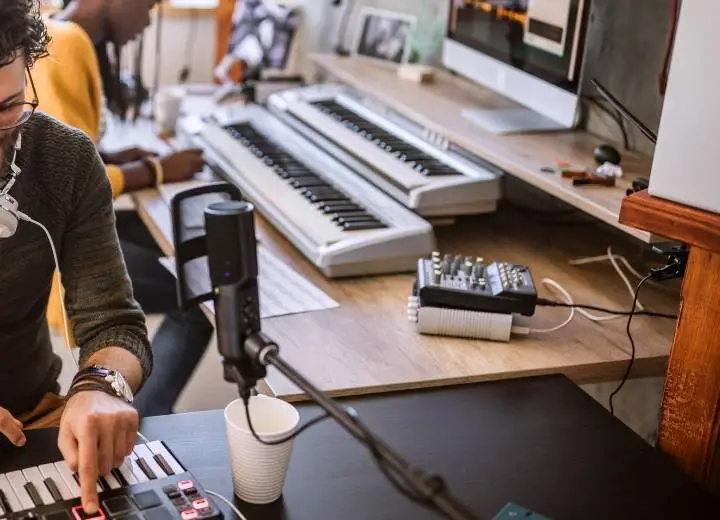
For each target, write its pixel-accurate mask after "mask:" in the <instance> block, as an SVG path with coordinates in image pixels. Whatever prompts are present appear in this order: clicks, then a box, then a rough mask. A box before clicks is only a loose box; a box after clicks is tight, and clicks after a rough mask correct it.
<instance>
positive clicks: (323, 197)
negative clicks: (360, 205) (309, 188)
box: [305, 192, 348, 203]
mask: <svg viewBox="0 0 720 520" xmlns="http://www.w3.org/2000/svg"><path fill="white" fill-rule="evenodd" d="M305 196H306V197H307V198H308V199H309V200H310V202H313V203H315V202H331V201H335V202H340V201H347V200H348V198H347V197H346V196H345V195H342V194H340V193H338V194H331V193H326V194H317V195H316V194H313V193H310V194H309V195H308V194H307V192H306V193H305Z"/></svg>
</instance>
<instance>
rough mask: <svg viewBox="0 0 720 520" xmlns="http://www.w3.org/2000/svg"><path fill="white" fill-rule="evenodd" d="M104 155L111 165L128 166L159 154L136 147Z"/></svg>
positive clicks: (104, 153)
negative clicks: (127, 164)
mask: <svg viewBox="0 0 720 520" xmlns="http://www.w3.org/2000/svg"><path fill="white" fill-rule="evenodd" d="M102 155H103V158H104V159H105V161H106V162H107V163H109V164H126V163H129V162H133V161H141V160H142V159H144V158H145V157H152V156H153V155H157V154H156V153H155V152H151V151H149V150H145V149H143V148H138V147H136V146H135V147H132V148H127V149H125V150H120V151H117V152H109V153H108V152H103V154H102Z"/></svg>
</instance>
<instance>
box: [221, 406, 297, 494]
mask: <svg viewBox="0 0 720 520" xmlns="http://www.w3.org/2000/svg"><path fill="white" fill-rule="evenodd" d="M250 418H251V420H252V424H253V428H254V429H255V432H256V433H257V434H258V436H259V437H260V438H261V439H263V440H266V441H273V440H278V439H282V438H284V437H286V436H288V435H290V434H292V433H293V432H294V431H295V429H296V428H297V425H298V422H299V421H300V414H299V413H298V411H297V410H296V409H295V407H294V406H293V405H291V404H289V403H286V402H285V401H282V400H280V399H276V398H274V397H268V396H264V395H258V396H254V397H252V398H251V399H250ZM225 429H226V431H227V439H228V455H229V458H230V469H231V471H232V479H233V488H234V490H235V495H237V497H238V498H239V499H241V500H244V501H245V502H249V503H251V504H269V503H271V502H274V501H275V500H277V499H278V498H280V495H281V494H282V489H283V486H284V485H285V477H286V475H287V470H288V465H289V463H290V454H291V453H292V441H290V442H286V443H283V444H280V445H277V446H266V445H264V444H262V443H260V442H259V441H258V440H256V439H255V438H254V437H253V435H252V433H251V432H250V428H249V427H248V424H247V420H246V414H245V405H244V404H243V402H242V400H241V399H238V400H236V401H233V402H232V403H230V404H229V405H227V407H226V408H225Z"/></svg>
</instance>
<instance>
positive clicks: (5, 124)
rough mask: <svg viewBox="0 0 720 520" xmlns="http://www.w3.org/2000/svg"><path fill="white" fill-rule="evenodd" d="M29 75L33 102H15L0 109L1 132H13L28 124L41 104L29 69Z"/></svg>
mask: <svg viewBox="0 0 720 520" xmlns="http://www.w3.org/2000/svg"><path fill="white" fill-rule="evenodd" d="M27 75H28V79H29V80H30V87H31V88H32V93H33V100H32V101H27V100H23V101H13V102H12V103H9V104H7V105H5V106H4V107H2V108H0V130H12V129H13V128H17V127H18V126H20V125H22V124H24V123H27V121H28V120H29V119H30V118H31V117H32V115H33V114H34V113H35V109H37V107H38V105H39V104H40V102H39V101H38V96H37V91H36V90H35V83H34V82H33V79H32V75H31V74H30V69H27Z"/></svg>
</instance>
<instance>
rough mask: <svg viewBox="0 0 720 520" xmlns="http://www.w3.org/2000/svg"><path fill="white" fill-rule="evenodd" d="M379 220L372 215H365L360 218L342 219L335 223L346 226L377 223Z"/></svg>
mask: <svg viewBox="0 0 720 520" xmlns="http://www.w3.org/2000/svg"><path fill="white" fill-rule="evenodd" d="M377 221H378V220H377V219H376V218H375V217H373V216H371V215H363V216H359V217H340V218H339V219H337V220H336V221H335V222H337V223H338V224H340V225H344V224H345V223H346V222H377Z"/></svg>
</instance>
